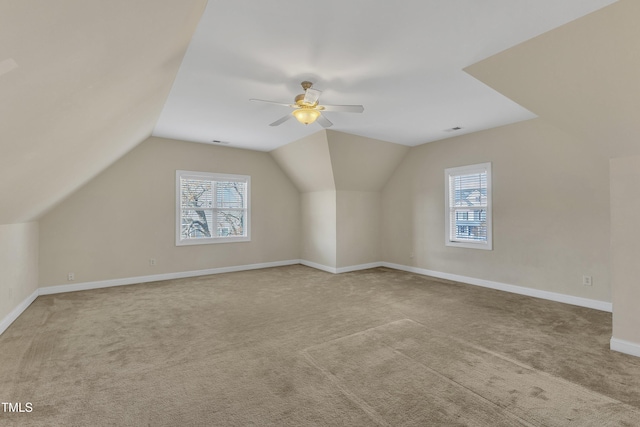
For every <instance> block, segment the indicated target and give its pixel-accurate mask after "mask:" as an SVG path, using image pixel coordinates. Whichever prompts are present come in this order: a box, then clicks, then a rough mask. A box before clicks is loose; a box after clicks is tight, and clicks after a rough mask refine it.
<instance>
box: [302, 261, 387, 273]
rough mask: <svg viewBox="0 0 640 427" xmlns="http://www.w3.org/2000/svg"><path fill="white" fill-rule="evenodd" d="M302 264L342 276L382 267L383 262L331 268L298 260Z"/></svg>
mask: <svg viewBox="0 0 640 427" xmlns="http://www.w3.org/2000/svg"><path fill="white" fill-rule="evenodd" d="M298 261H299V263H300V264H302V265H306V266H307V267H311V268H315V269H316V270H322V271H326V272H327V273H333V274H341V273H349V272H350V271H359V270H368V269H370V268H376V267H382V264H383V263H381V262H370V263H368V264H358V265H349V266H347V267H329V266H327V265H323V264H318V263H317V262H312V261H307V260H306V259H301V260H298Z"/></svg>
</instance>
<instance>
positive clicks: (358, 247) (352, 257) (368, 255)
mask: <svg viewBox="0 0 640 427" xmlns="http://www.w3.org/2000/svg"><path fill="white" fill-rule="evenodd" d="M380 197H381V194H380V192H379V191H337V192H336V200H337V209H336V218H337V220H336V245H337V249H336V255H337V267H338V268H340V267H349V266H353V265H361V264H369V263H373V262H379V261H380V244H381V241H380V227H381V223H380V209H381V204H380Z"/></svg>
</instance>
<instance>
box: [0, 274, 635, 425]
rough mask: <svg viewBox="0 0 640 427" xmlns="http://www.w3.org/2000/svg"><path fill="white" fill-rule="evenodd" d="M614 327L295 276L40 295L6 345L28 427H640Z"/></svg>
mask: <svg viewBox="0 0 640 427" xmlns="http://www.w3.org/2000/svg"><path fill="white" fill-rule="evenodd" d="M610 337H611V314H610V313H605V312H600V311H596V310H591V309H586V308H581V307H575V306H570V305H564V304H560V303H555V302H550V301H545V300H539V299H535V298H530V297H525V296H521V295H515V294H508V293H504V292H500V291H494V290H490V289H484V288H479V287H474V286H470V285H464V284H458V283H453V282H446V281H442V280H435V279H431V278H427V277H423V276H419V275H415V274H411V273H406V272H400V271H396V270H392V269H387V268H376V269H371V270H364V271H358V272H352V273H344V274H340V275H333V274H329V273H325V272H322V271H318V270H315V269H312V268H309V267H305V266H301V265H294V266H287V267H278V268H271V269H264V270H254V271H246V272H238V273H228V274H220V275H213V276H204V277H198V278H191V279H179V280H171V281H164V282H156V283H147V284H140V285H132V286H122V287H115V288H108V289H99V290H93V291H83V292H74V293H66V294H57V295H49V296H41V297H38V299H37V300H36V301H35V302H34V303H33V304H32V305H31V306H30V307H29V308H28V309H27V310H26V311H25V312H24V313H23V314H22V315H21V316H20V318H18V319H17V320H16V322H14V324H13V325H11V326H10V327H9V329H7V331H6V332H5V333H4V334H3V335H2V336H0V360H2V364H1V365H0V384H2V387H1V389H0V400H2V402H21V403H23V404H24V403H26V402H30V403H31V404H32V406H33V410H32V412H29V413H0V424H2V425H4V423H5V422H11V423H15V425H26V426H31V425H33V426H40V425H49V426H51V425H61V426H62V425H64V426H74V425H78V426H85V425H96V426H98V425H153V426H170V425H184V426H188V425H216V426H218V425H220V426H240V425H242V426H246V425H256V426H258V425H260V426H269V425H273V426H315V425H318V426H320V425H323V426H326V425H335V426H341V425H344V426H370V425H390V426H399V425H406V426H409V425H476V426H497V425H505V426H507V425H538V426H564V425H576V426H585V425H594V426H596V425H597V426H603V425H620V426H624V425H640V359H638V358H634V357H632V356H628V355H624V354H620V353H616V352H612V351H610V350H609V339H610Z"/></svg>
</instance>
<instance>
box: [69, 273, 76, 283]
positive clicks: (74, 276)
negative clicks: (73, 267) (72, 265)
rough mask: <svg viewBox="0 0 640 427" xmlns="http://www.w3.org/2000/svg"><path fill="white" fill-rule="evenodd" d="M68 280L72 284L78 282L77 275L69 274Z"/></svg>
mask: <svg viewBox="0 0 640 427" xmlns="http://www.w3.org/2000/svg"><path fill="white" fill-rule="evenodd" d="M67 280H68V281H70V282H73V281H74V280H76V275H75V273H69V274H68V275H67Z"/></svg>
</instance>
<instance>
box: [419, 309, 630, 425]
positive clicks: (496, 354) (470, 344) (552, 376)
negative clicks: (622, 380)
mask: <svg viewBox="0 0 640 427" xmlns="http://www.w3.org/2000/svg"><path fill="white" fill-rule="evenodd" d="M407 320H409V321H411V322H414V323H416V324H417V325H419V326H421V327H423V328H424V329H426V330H428V331H431V332H434V334H435V335H439V336H441V337H445V338H448V339H451V340H453V341H456V342H458V343H460V344H464V345H468V346H469V347H472V348H474V349H476V350H479V351H482V352H485V353H487V354H490V355H492V356H495V357H497V358H499V359H502V360H505V361H507V362H510V363H513V364H515V365H517V366H520V367H521V368H523V369H528V370H531V371H533V372H536V373H538V374H541V375H543V376H545V377H547V378H552V379H554V380H556V381H559V382H562V383H564V384H565V385H571V386H573V387H577V388H580V389H581V390H583V391H585V392H586V393H587V394H591V395H593V396H595V397H598V398H603V399H604V400H608V401H609V403H611V404H614V405H621V406H625V407H627V409H630V410H632V411H633V412H638V408H636V407H634V406H631V405H629V404H628V403H625V402H622V401H620V400H617V399H614V398H612V397H610V396H607V395H605V394H601V393H598V392H597V391H594V390H591V389H590V388H587V387H585V386H583V385H581V384H576V383H574V382H572V381H569V380H567V379H565V378H562V377H559V376H557V375H554V374H551V373H549V372H546V371H542V370H540V369H537V368H534V367H533V366H529V365H526V364H524V363H522V362H519V361H517V360H514V359H511V358H509V357H507V356H504V355H502V354H500V353H496V352H494V351H492V350H489V349H487V348H484V347H482V346H480V345H477V344H473V343H470V342H467V341H465V340H462V339H460V338H457V337H455V336H453V335H447V334H443V333H440V332H436V331H434V330H433V329H432V328H429V327H428V326H426V325H424V324H423V323H421V322H418V321H416V320H413V319H407Z"/></svg>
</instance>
